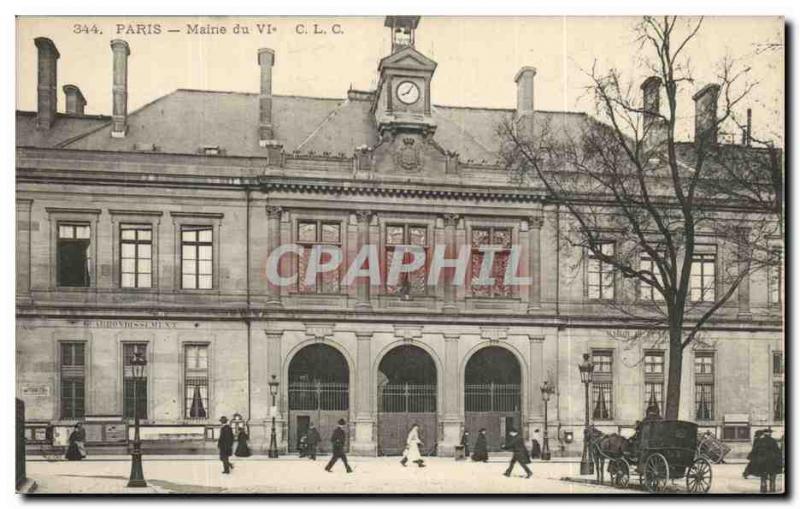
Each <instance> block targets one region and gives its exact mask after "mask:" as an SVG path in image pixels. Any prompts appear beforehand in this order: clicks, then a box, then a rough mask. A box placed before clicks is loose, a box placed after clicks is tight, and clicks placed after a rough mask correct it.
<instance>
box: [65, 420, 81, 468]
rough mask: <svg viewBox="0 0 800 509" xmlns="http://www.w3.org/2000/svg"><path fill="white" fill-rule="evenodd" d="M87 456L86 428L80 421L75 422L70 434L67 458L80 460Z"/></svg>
mask: <svg viewBox="0 0 800 509" xmlns="http://www.w3.org/2000/svg"><path fill="white" fill-rule="evenodd" d="M85 457H86V430H85V429H83V424H81V423H80V422H79V423H77V424H75V427H74V428H73V429H72V433H70V434H69V447H67V454H66V458H67V459H68V460H70V461H79V460H82V459H83V458H85Z"/></svg>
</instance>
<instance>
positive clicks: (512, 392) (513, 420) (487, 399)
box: [464, 382, 523, 451]
mask: <svg viewBox="0 0 800 509" xmlns="http://www.w3.org/2000/svg"><path fill="white" fill-rule="evenodd" d="M521 402H522V388H521V386H520V384H498V383H494V382H490V383H488V384H466V385H464V429H465V430H467V431H469V432H470V436H471V437H472V440H474V439H475V438H477V436H478V430H479V429H481V428H485V429H486V445H487V448H488V449H489V450H490V451H499V450H501V447H502V445H503V443H504V442H505V441H506V439H507V435H508V429H509V428H510V427H512V426H513V427H514V428H516V429H517V430H518V431H520V432H522V431H523V430H522V429H521V424H522V415H521V412H520V404H521ZM472 445H473V444H470V446H472Z"/></svg>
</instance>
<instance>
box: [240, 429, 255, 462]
mask: <svg viewBox="0 0 800 509" xmlns="http://www.w3.org/2000/svg"><path fill="white" fill-rule="evenodd" d="M248 440H250V436H249V435H248V434H247V432H246V431H245V429H244V427H242V429H240V430H239V434H238V435H237V436H236V456H238V457H240V458H247V457H248V456H250V455H251V454H252V452H250V447H249V446H248V445H247V441H248Z"/></svg>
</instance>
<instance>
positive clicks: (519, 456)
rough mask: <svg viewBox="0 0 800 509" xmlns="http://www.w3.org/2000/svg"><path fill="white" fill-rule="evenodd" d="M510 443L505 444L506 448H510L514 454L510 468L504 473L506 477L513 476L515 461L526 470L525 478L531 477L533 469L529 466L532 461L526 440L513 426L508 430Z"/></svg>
mask: <svg viewBox="0 0 800 509" xmlns="http://www.w3.org/2000/svg"><path fill="white" fill-rule="evenodd" d="M508 435H509V438H508V443H507V444H506V446H505V449H507V450H510V451H511V452H512V453H513V455H512V456H511V461H510V462H509V464H508V468H507V469H506V471H505V472H503V475H504V476H506V477H511V470H513V468H514V464H515V463H519V466H521V467H522V469H523V470H524V471H525V478H526V479H530V477H531V476H532V475H533V472H531V469H530V468H528V463H530V462H531V457H530V455H529V454H528V449H527V448H526V447H525V441H524V440H522V436H521V435H519V434H518V433H517V430H515V429H514V428H511V429H510V430H508Z"/></svg>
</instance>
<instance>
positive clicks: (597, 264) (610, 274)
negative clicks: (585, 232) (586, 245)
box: [586, 242, 614, 300]
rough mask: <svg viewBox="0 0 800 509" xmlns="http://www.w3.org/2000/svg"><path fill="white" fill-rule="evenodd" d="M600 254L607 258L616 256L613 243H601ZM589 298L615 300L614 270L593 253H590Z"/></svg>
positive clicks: (587, 272)
mask: <svg viewBox="0 0 800 509" xmlns="http://www.w3.org/2000/svg"><path fill="white" fill-rule="evenodd" d="M598 244H599V249H600V252H601V253H602V254H604V255H606V256H614V243H613V242H599V243H598ZM587 254H588V263H587V266H586V274H587V285H586V289H587V296H588V297H589V298H590V299H598V300H613V299H614V268H613V267H612V265H611V264H609V263H606V262H604V261H602V260H601V259H600V258H599V257H598V256H597V255H596V254H595V253H594V252H593V251H591V250H589V251H588V253H587Z"/></svg>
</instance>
